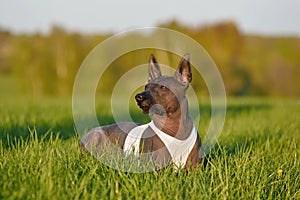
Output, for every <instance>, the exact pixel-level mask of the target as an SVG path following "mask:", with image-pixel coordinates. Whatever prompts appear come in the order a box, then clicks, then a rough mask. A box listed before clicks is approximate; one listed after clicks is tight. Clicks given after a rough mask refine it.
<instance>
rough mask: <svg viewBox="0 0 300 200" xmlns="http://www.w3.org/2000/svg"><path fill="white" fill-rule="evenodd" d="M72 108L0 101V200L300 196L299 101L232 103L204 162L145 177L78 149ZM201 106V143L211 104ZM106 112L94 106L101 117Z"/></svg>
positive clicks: (51, 102)
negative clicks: (177, 170) (190, 168)
mask: <svg viewBox="0 0 300 200" xmlns="http://www.w3.org/2000/svg"><path fill="white" fill-rule="evenodd" d="M70 104H71V102H70V101H69V100H63V99H61V100H57V99H56V100H54V99H40V100H39V101H37V102H34V101H28V100H24V99H21V98H19V99H18V100H14V101H8V102H5V101H3V100H2V101H1V102H0V109H1V112H0V123H1V124H0V134H1V139H0V157H1V162H0V199H299V198H300V171H299V168H300V159H299V157H300V134H299V133H300V119H299V112H300V107H299V102H296V101H293V100H274V99H252V100H249V99H244V98H239V99H230V100H229V103H228V110H227V118H226V122H225V127H224V130H223V133H222V135H221V137H220V138H219V143H218V144H217V146H216V148H215V149H214V150H213V151H212V152H211V153H210V155H209V157H207V159H206V160H205V164H204V165H202V166H199V167H198V168H196V169H195V170H193V171H190V172H188V173H186V172H184V171H179V172H177V173H175V172H173V170H172V169H171V168H168V169H165V170H161V171H159V172H151V173H143V174H131V173H125V172H121V171H117V170H114V169H112V168H108V167H107V166H105V165H103V164H102V163H100V162H98V161H97V160H96V159H95V158H94V157H92V156H91V155H89V154H85V153H83V152H81V151H80V149H79V147H78V142H79V140H80V138H79V137H78V136H77V135H76V132H75V130H74V129H73V124H72V113H71V108H70ZM200 108H201V113H202V115H201V124H200V129H199V132H200V135H201V137H202V139H203V137H204V134H205V128H207V124H208V122H209V104H208V103H206V102H202V104H201V106H200ZM107 110H108V109H107V108H106V107H105V106H103V104H102V103H100V104H98V105H97V112H98V113H99V115H100V114H101V115H102V116H103V117H105V115H106V114H105V112H107ZM103 112H104V113H103ZM133 115H135V118H136V119H139V118H141V117H142V118H143V116H144V115H142V114H141V112H134V113H133ZM102 119H105V120H106V122H107V123H111V121H112V119H111V117H109V115H106V117H105V118H102ZM281 170H282V171H281Z"/></svg>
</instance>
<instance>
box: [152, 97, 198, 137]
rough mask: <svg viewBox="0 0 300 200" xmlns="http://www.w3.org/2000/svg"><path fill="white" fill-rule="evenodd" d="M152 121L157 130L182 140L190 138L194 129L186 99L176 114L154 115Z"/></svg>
mask: <svg viewBox="0 0 300 200" xmlns="http://www.w3.org/2000/svg"><path fill="white" fill-rule="evenodd" d="M152 120H153V122H154V124H155V125H156V126H157V128H159V129H160V130H162V131H163V132H165V133H166V134H168V135H170V136H172V137H175V138H177V139H180V140H184V139H186V138H188V136H189V135H190V133H191V130H192V127H193V122H192V120H191V118H190V116H189V111H188V102H187V100H186V98H184V99H183V100H182V102H181V103H180V107H179V108H178V109H177V110H176V111H175V112H172V113H166V114H165V115H158V114H153V116H152Z"/></svg>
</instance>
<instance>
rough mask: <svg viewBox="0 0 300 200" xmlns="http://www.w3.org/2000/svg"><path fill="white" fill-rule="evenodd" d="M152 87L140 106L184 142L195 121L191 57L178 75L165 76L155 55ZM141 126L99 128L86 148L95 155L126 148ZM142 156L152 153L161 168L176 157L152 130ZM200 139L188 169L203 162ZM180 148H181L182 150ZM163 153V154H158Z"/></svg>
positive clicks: (184, 60)
mask: <svg viewBox="0 0 300 200" xmlns="http://www.w3.org/2000/svg"><path fill="white" fill-rule="evenodd" d="M148 72H149V75H148V76H149V77H148V84H147V85H146V86H145V90H144V91H143V92H141V93H139V94H137V95H136V96H135V99H136V102H137V104H138V106H139V107H140V108H141V109H142V111H143V113H144V114H149V113H150V114H151V115H152V121H153V122H154V124H155V125H156V126H157V127H158V128H159V129H160V130H162V131H163V132H164V133H166V134H168V135H170V136H172V137H174V138H177V139H180V140H184V139H186V138H188V136H189V135H190V133H191V131H192V128H193V122H192V120H191V118H190V116H189V111H188V101H187V99H186V97H185V95H186V91H187V89H188V87H189V83H190V82H191V80H192V72H191V66H190V55H189V54H185V55H184V56H183V57H182V58H181V60H180V62H179V65H178V68H177V70H176V72H175V74H174V76H162V74H161V70H160V66H159V64H158V63H157V61H156V59H155V57H154V56H153V55H151V57H150V60H149V65H148ZM136 126H139V124H136V123H132V122H122V123H117V124H112V125H108V126H102V127H97V128H94V129H92V130H90V131H89V133H88V134H87V135H86V136H85V137H84V138H83V139H82V140H81V142H80V145H81V147H82V148H84V149H86V150H88V151H89V152H91V149H92V148H96V149H99V151H100V150H101V148H102V147H103V146H105V145H107V144H110V145H111V144H113V146H115V147H118V148H120V149H123V146H124V142H125V139H126V137H127V134H128V133H129V132H130V130H131V129H133V128H134V127H136ZM141 144H143V145H142V146H140V150H139V152H140V153H149V152H150V153H152V156H151V159H153V161H154V163H157V165H164V166H166V165H165V164H166V163H167V164H171V163H172V158H171V156H170V153H169V152H168V150H167V148H163V147H165V145H164V143H163V142H162V141H161V139H160V138H159V137H158V136H157V135H156V133H155V132H154V131H153V130H152V129H151V128H150V127H148V128H147V129H146V130H145V131H144V133H143V135H142V139H141ZM200 144H201V142H200V138H199V135H198V134H197V139H196V142H195V144H194V147H193V148H192V151H191V152H190V154H189V156H188V158H187V161H186V165H185V166H184V168H185V169H190V168H194V167H196V166H197V165H198V164H200V163H201V160H202V159H201V157H200ZM178 148H180V147H178ZM158 150H159V151H158Z"/></svg>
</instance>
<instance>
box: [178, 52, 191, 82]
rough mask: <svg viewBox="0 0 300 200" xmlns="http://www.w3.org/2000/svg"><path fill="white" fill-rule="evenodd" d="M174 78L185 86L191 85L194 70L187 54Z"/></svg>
mask: <svg viewBox="0 0 300 200" xmlns="http://www.w3.org/2000/svg"><path fill="white" fill-rule="evenodd" d="M174 77H175V78H176V79H177V80H178V81H179V82H182V83H184V84H189V83H190V82H191V81H192V69H191V65H190V54H189V53H187V54H185V55H184V56H183V57H182V58H181V60H180V62H179V65H178V69H177V70H176V72H175V74H174Z"/></svg>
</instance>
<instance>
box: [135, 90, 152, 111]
mask: <svg viewBox="0 0 300 200" xmlns="http://www.w3.org/2000/svg"><path fill="white" fill-rule="evenodd" d="M135 100H136V102H137V105H138V106H139V107H140V108H141V109H142V110H143V113H144V114H148V113H149V110H150V107H151V104H150V100H149V95H148V94H147V93H146V92H145V91H144V92H141V93H139V94H137V95H135Z"/></svg>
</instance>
